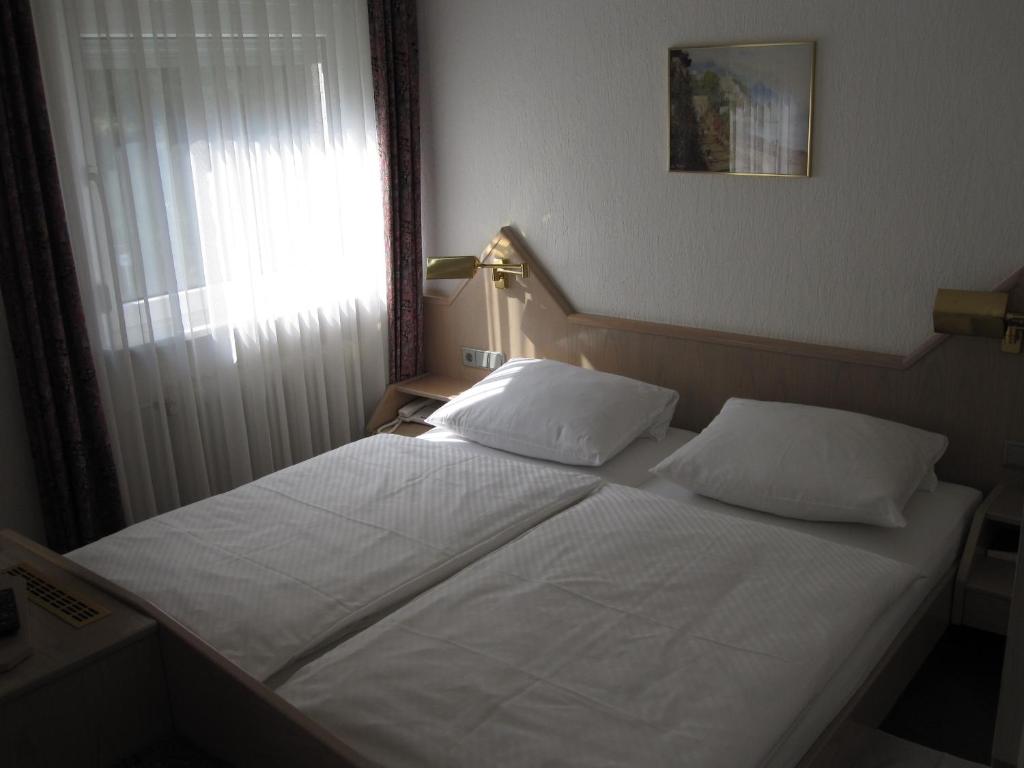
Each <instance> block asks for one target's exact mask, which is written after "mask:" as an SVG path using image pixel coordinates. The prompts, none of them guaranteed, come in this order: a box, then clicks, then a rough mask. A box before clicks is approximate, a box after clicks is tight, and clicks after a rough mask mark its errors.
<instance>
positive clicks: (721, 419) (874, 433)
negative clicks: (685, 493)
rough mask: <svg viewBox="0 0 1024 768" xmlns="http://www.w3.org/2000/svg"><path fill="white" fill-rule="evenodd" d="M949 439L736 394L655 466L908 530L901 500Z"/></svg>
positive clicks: (691, 483) (798, 513) (737, 499)
mask: <svg viewBox="0 0 1024 768" xmlns="http://www.w3.org/2000/svg"><path fill="white" fill-rule="evenodd" d="M947 444H948V441H947V440H946V438H945V437H944V436H942V435H937V434H934V433H932V432H925V431H924V430H921V429H915V428H914V427H908V426H905V425H903V424H897V423H895V422H892V421H885V420H883V419H876V418H874V417H872V416H865V415H863V414H859V413H850V412H848V411H837V410H833V409H831V408H816V407H812V406H807V405H795V404H792V403H765V402H760V401H757V400H740V399H736V398H733V399H731V400H729V401H728V402H727V403H726V404H725V406H724V407H723V408H722V411H721V413H719V414H718V416H716V417H715V419H714V421H712V422H711V423H710V424H709V425H708V427H707V429H705V430H704V431H703V432H701V433H700V434H699V435H698V436H697V437H695V438H694V439H693V440H691V441H690V442H688V443H687V444H686V445H684V446H683V447H682V448H680V449H679V450H678V451H676V452H675V453H673V454H672V455H671V456H669V457H668V458H667V459H665V460H664V461H662V462H661V463H660V464H658V465H657V466H656V467H654V468H653V469H652V470H651V471H652V472H653V473H654V474H656V475H659V476H660V477H664V478H666V479H667V480H671V481H672V482H675V483H678V484H679V485H682V486H684V487H685V488H688V489H690V490H691V491H693V492H695V493H699V494H701V495H702V496H710V497H711V498H713V499H719V500H720V501H724V502H727V503H729V504H735V505H737V506H740V507H748V508H750V509H757V510H760V511H762V512H770V513H771V514H773V515H781V516H782V517H795V518H800V519H802V520H822V521H831V522H852V523H867V524H870V525H880V526H883V527H886V528H902V527H903V526H905V525H906V521H905V520H904V518H903V507H904V506H906V503H907V501H908V500H909V499H910V496H911V494H913V493H914V491H915V490H916V489H917V488H918V486H919V485H922V484H925V485H927V480H928V477H929V473H930V472H932V467H933V466H934V465H935V462H936V461H938V460H939V457H940V456H942V454H943V453H944V452H945V450H946V445H947Z"/></svg>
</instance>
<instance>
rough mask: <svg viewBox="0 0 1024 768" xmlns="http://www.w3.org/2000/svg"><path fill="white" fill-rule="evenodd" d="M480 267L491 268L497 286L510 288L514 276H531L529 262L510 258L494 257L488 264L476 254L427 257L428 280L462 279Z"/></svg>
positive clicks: (474, 272) (471, 275) (492, 277)
mask: <svg viewBox="0 0 1024 768" xmlns="http://www.w3.org/2000/svg"><path fill="white" fill-rule="evenodd" d="M478 269H490V270H493V271H492V272H491V279H492V280H494V287H495V288H508V287H509V286H510V285H512V277H513V276H515V277H529V276H530V267H529V265H528V264H510V263H509V261H508V259H494V260H493V261H489V262H487V263H486V264H485V263H483V262H481V261H480V259H478V258H477V257H476V256H445V257H442V258H437V259H427V280H451V279H456V280H462V279H468V278H471V277H473V275H475V274H476V272H477V270H478Z"/></svg>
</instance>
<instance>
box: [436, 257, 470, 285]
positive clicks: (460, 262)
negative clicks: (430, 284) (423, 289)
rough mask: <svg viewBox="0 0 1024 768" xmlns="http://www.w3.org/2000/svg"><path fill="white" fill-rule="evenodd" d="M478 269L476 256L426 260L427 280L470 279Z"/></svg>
mask: <svg viewBox="0 0 1024 768" xmlns="http://www.w3.org/2000/svg"><path fill="white" fill-rule="evenodd" d="M479 268H480V262H479V260H477V258H476V256H447V257H443V258H438V259H427V280H451V279H456V280H458V279H465V278H470V277H472V276H473V275H475V274H476V271H477V269H479Z"/></svg>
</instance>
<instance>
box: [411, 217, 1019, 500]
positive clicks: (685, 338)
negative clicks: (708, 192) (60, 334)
mask: <svg viewBox="0 0 1024 768" xmlns="http://www.w3.org/2000/svg"><path fill="white" fill-rule="evenodd" d="M497 250H500V251H501V252H502V254H503V255H506V256H510V257H512V258H514V259H515V260H517V261H519V260H521V261H524V262H526V263H528V264H529V265H530V269H531V275H530V277H529V278H525V279H516V280H515V281H513V284H512V285H511V286H510V287H509V288H508V289H507V290H497V289H496V288H494V284H493V283H492V281H490V280H485V279H476V280H470V281H467V282H466V284H465V285H464V286H463V287H462V290H461V291H460V292H459V293H458V294H457V295H456V296H455V297H453V298H452V299H451V300H450V301H442V302H437V301H427V302H425V303H424V307H423V311H424V322H425V325H426V334H425V338H424V352H425V356H426V362H427V366H426V367H427V370H428V371H430V372H431V373H432V374H434V375H440V376H447V377H451V378H453V379H457V380H460V381H464V382H466V383H467V384H471V383H472V382H474V381H478V380H479V379H481V378H483V377H484V375H486V373H487V371H484V370H481V369H478V368H468V367H466V366H464V365H463V364H462V354H461V347H463V346H465V347H477V348H480V349H491V350H495V351H498V352H502V353H504V354H505V355H506V356H508V357H546V358H550V359H553V360H561V361H563V362H567V363H572V364H574V365H581V366H584V367H588V368H595V369H597V370H600V371H607V372H609V373H617V374H621V375H623V376H629V377H631V378H634V379H639V380H641V381H648V382H651V383H652V384H658V385H660V386H664V387H668V388H670V389H674V390H676V391H677V392H679V393H680V399H679V405H678V407H677V408H676V413H675V416H674V418H673V422H672V423H673V425H674V426H677V427H682V428H684V429H691V430H700V429H703V428H704V427H705V426H707V424H708V423H709V422H710V421H711V419H713V418H714V416H715V414H717V413H718V412H719V410H720V409H721V407H722V404H723V403H724V402H725V401H726V400H727V399H728V398H730V397H746V398H752V399H756V400H778V401H784V402H791V403H804V404H807V405H819V406H824V407H828V408H839V409H842V410H847V411H856V412H858V413H866V414H869V415H872V416H878V417H880V418H883V419H889V420H891V421H899V422H902V423H904V424H909V425H911V426H915V427H920V428H922V429H927V430H930V431H932V432H938V433H940V434H943V435H946V436H947V437H948V438H949V441H950V442H949V449H948V450H947V452H946V454H945V456H944V457H943V459H942V461H941V462H940V464H939V467H938V473H939V477H941V478H943V479H944V480H950V481H953V482H958V483H962V484H964V485H970V486H974V487H976V488H980V489H987V488H991V487H993V486H994V485H995V484H996V483H998V482H999V481H1000V479H1001V475H1002V473H1003V471H1004V470H1003V443H1004V441H1006V440H1020V439H1021V438H1022V437H1024V398H1021V397H1020V395H1019V393H1020V392H1022V391H1024V355H1007V354H1004V353H1002V352H1000V349H999V343H998V342H997V341H995V340H993V339H976V338H969V337H966V336H950V337H943V336H934V337H932V338H929V339H928V340H926V341H925V343H924V344H922V345H921V347H919V348H918V349H917V350H915V351H914V352H912V353H911V354H909V355H906V356H903V355H891V354H886V353H880V352H870V351H865V350H856V349H846V348H843V347H830V346H825V345H819V344H809V343H803V342H795V341H786V340H782V339H771V338H765V337H761V336H749V335H745V334H738V333H729V332H724V331H712V330H708V329H702V328H687V327H685V326H677V325H670V324H667V323H651V322H644V321H638V320H627V319H624V318H616V317H605V316H602V315H595V314H589V313H585V312H577V311H576V310H575V309H574V308H573V306H572V303H571V302H569V301H568V299H567V298H566V297H565V296H564V295H563V294H562V293H561V291H559V290H558V287H557V286H556V285H555V283H554V281H553V280H551V278H550V277H549V276H548V274H547V272H546V271H545V270H544V268H543V266H542V265H541V264H540V263H539V261H538V259H537V258H536V256H534V254H533V253H532V251H531V249H530V247H529V245H528V244H527V243H526V242H525V241H524V240H523V238H522V237H521V236H520V235H519V233H517V232H515V231H514V230H512V229H510V228H507V227H506V228H505V229H502V231H501V232H500V233H499V235H498V236H497V237H496V238H495V240H493V241H492V242H491V244H489V245H488V248H487V250H486V251H485V253H487V254H490V253H493V252H495V251H497ZM1020 277H1021V271H1018V272H1017V273H1015V274H1014V275H1011V276H1010V277H1009V278H1007V280H1005V281H1004V282H1003V283H1002V284H1001V285H1000V286H999V288H1001V289H1004V290H1005V289H1011V288H1015V290H1013V294H1014V295H1013V297H1012V299H1011V301H1012V302H1013V303H1014V305H1015V306H1020V305H1021V304H1022V303H1024V286H1020V285H1019V279H1020Z"/></svg>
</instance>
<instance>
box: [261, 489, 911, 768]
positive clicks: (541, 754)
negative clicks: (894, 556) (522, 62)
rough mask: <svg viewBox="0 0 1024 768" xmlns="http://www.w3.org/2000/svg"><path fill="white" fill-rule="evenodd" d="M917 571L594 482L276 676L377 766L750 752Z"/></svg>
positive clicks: (758, 749) (714, 762)
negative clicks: (518, 533) (558, 508)
mask: <svg viewBox="0 0 1024 768" xmlns="http://www.w3.org/2000/svg"><path fill="white" fill-rule="evenodd" d="M920 578H921V575H920V574H919V573H918V572H917V570H916V569H915V568H914V567H912V566H910V565H906V564H903V563H899V562H897V561H894V560H891V559H889V558H885V557H881V556H878V555H875V554H873V553H871V552H868V551H865V550H863V549H858V548H854V547H848V546H844V545H841V544H836V543H832V542H827V541H823V540H821V539H820V538H815V537H812V536H808V535H805V534H801V533H798V532H793V531H788V530H784V529H781V528H779V527H776V526H772V525H765V524H763V522H755V521H748V520H742V519H738V518H737V517H735V516H730V515H722V514H720V513H718V512H712V511H707V510H703V509H699V508H697V507H694V506H689V507H688V506H685V505H682V504H679V503H677V502H673V501H671V500H667V499H664V498H662V497H659V496H656V495H653V494H650V493H646V492H643V491H640V490H637V489H632V488H626V487H623V486H615V485H611V486H605V487H604V488H602V489H601V490H600V491H598V492H597V493H595V494H592V495H590V496H588V497H587V498H586V499H584V500H583V501H581V502H579V503H577V504H576V505H574V506H572V507H570V508H569V509H567V510H565V511H563V512H561V513H559V514H558V515H555V516H553V517H551V518H549V519H548V520H546V521H545V522H544V523H542V524H540V525H538V526H537V527H535V528H534V529H532V530H531V531H530V532H528V533H527V534H525V535H523V536H522V537H521V538H519V539H517V540H516V541H514V542H511V543H510V544H508V545H506V546H505V547H503V548H501V549H500V550H497V551H495V552H494V553H492V554H491V555H489V556H487V557H485V558H482V559H480V560H479V561H477V562H475V563H474V564H473V565H471V566H469V567H467V568H466V569H465V570H463V571H461V572H460V573H458V574H456V575H455V576H453V577H452V578H450V579H448V580H446V581H445V582H444V583H442V584H440V585H438V586H437V587H435V588H433V589H431V590H428V591H427V592H425V593H423V594H421V595H419V596H418V597H417V598H415V599H414V600H412V601H410V602H409V603H408V604H406V605H405V606H403V607H402V608H400V609H399V610H397V611H395V612H394V613H392V614H390V615H389V616H387V617H385V618H384V619H382V620H381V621H379V622H378V623H376V624H374V625H373V626H372V627H369V628H368V629H366V630H365V631H364V632H362V633H360V634H359V635H357V636H356V637H354V638H352V639H350V640H349V641H347V642H345V643H343V644H341V645H340V646H338V647H337V648H334V649H332V650H330V651H328V652H327V653H325V654H324V655H323V656H321V657H320V658H318V659H316V660H315V661H313V662H311V663H310V664H309V665H307V666H306V667H304V668H303V669H301V670H299V671H298V672H297V673H296V675H295V676H294V677H293V678H292V679H291V680H289V681H288V682H287V683H286V684H285V685H283V686H282V687H281V688H280V689H279V691H278V692H279V693H280V694H281V695H282V696H283V697H284V698H286V699H287V700H289V701H291V702H292V703H293V704H295V705H296V706H297V707H299V708H300V709H301V710H303V711H305V712H306V713H307V714H309V715H310V716H312V717H313V718H314V719H317V720H318V721H320V722H321V723H322V724H323V725H325V726H326V727H327V728H329V729H330V730H332V731H333V732H335V733H336V734H337V735H338V736H339V737H340V738H342V739H343V740H344V741H345V742H346V743H347V744H349V745H350V746H351V747H352V748H353V749H355V751H356V752H357V753H358V754H361V755H362V756H364V757H365V758H367V759H368V761H369V762H371V763H374V764H382V765H388V766H414V765H415V766H419V765H452V766H455V765H466V766H475V765H483V764H492V765H539V764H552V765H554V764H558V765H580V766H592V765H651V766H656V765H665V766H668V765H680V764H682V765H691V766H730V767H736V768H738V767H740V766H753V765H762V764H764V762H765V760H766V759H767V758H768V757H769V756H770V755H771V754H772V753H774V751H775V747H776V744H777V743H778V742H779V741H781V740H782V738H783V736H784V735H785V734H786V732H787V731H788V730H789V728H790V725H791V723H793V722H795V721H796V720H797V719H798V717H799V715H800V713H801V712H802V711H804V709H805V708H806V707H807V705H808V704H809V703H810V702H811V701H812V699H813V698H814V696H815V695H816V694H817V693H818V692H819V691H820V690H821V689H822V688H824V687H825V686H826V685H827V683H828V681H829V679H831V678H832V676H833V675H834V674H835V671H836V670H837V669H838V668H839V666H840V665H841V664H842V662H843V660H844V659H846V658H847V657H848V656H849V655H850V653H851V652H853V650H854V648H855V647H856V646H857V644H858V643H859V642H860V640H861V638H862V636H863V633H864V632H865V631H866V629H867V628H869V627H871V626H872V625H874V623H875V622H876V621H877V619H878V617H879V616H881V615H882V614H883V613H884V612H885V611H886V609H887V608H888V606H890V605H892V604H893V603H894V602H896V601H898V600H899V599H900V597H901V596H902V595H903V594H905V592H906V590H907V589H908V588H910V586H911V585H912V584H914V583H915V582H916V581H918V580H920Z"/></svg>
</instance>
